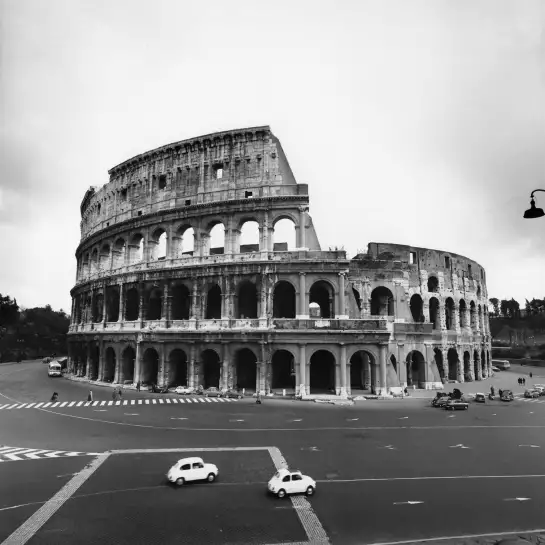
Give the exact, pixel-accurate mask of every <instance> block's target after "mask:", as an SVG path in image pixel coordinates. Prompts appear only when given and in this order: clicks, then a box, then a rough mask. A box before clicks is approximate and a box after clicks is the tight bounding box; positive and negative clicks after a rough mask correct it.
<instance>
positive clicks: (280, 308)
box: [273, 280, 295, 318]
mask: <svg viewBox="0 0 545 545" xmlns="http://www.w3.org/2000/svg"><path fill="white" fill-rule="evenodd" d="M273 317H274V318H295V288H294V287H293V286H292V285H291V284H290V283H289V282H286V281H285V280H281V281H280V282H278V283H277V284H276V285H275V286H274V292H273Z"/></svg>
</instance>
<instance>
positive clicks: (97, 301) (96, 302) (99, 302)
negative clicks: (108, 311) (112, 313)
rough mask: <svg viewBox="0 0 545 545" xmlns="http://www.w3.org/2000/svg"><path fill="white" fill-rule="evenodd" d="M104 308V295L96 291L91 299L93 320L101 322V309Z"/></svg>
mask: <svg viewBox="0 0 545 545" xmlns="http://www.w3.org/2000/svg"><path fill="white" fill-rule="evenodd" d="M103 309H104V295H103V294H102V293H98V294H97V295H95V298H94V299H93V322H95V323H97V322H102V318H103V316H102V311H103Z"/></svg>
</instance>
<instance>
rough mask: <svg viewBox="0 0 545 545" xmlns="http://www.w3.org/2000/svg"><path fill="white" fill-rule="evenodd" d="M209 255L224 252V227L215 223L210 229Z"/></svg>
mask: <svg viewBox="0 0 545 545" xmlns="http://www.w3.org/2000/svg"><path fill="white" fill-rule="evenodd" d="M209 240H210V255H218V254H224V253H225V227H224V225H223V223H217V224H216V225H214V227H212V229H210V239H209Z"/></svg>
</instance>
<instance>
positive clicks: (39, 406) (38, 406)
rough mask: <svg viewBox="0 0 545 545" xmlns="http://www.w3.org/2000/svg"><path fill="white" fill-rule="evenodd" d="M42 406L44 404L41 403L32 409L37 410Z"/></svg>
mask: <svg viewBox="0 0 545 545" xmlns="http://www.w3.org/2000/svg"><path fill="white" fill-rule="evenodd" d="M43 404H44V402H43V401H42V402H41V403H38V405H36V407H34V408H35V409H37V408H38V407H41V406H42V405H43Z"/></svg>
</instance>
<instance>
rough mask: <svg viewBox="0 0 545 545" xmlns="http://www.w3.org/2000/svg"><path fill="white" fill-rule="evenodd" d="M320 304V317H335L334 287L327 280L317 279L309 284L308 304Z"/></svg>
mask: <svg viewBox="0 0 545 545" xmlns="http://www.w3.org/2000/svg"><path fill="white" fill-rule="evenodd" d="M311 303H316V304H318V305H319V306H320V314H321V317H322V318H334V317H335V289H334V288H333V286H332V285H331V284H330V283H329V282H328V281H327V280H317V281H316V282H314V283H313V284H312V286H310V290H309V304H311Z"/></svg>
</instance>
